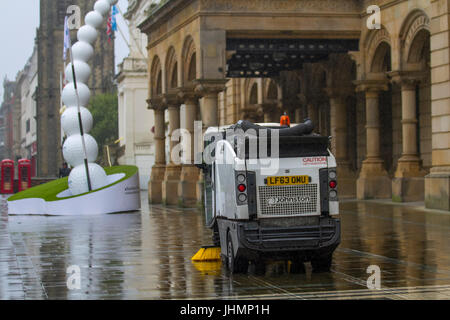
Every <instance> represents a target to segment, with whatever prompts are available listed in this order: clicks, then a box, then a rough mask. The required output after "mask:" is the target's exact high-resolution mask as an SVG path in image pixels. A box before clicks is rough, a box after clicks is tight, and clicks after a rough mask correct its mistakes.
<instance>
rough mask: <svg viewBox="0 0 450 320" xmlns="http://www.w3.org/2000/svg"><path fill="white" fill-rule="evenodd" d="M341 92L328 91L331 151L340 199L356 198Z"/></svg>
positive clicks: (345, 114) (345, 115)
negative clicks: (334, 160)
mask: <svg viewBox="0 0 450 320" xmlns="http://www.w3.org/2000/svg"><path fill="white" fill-rule="evenodd" d="M341 92H343V90H339V89H338V88H333V89H328V90H327V93H328V96H329V97H330V127H331V136H332V140H331V149H332V152H333V154H334V156H335V157H336V162H337V173H338V188H339V189H338V190H339V197H340V198H355V197H356V173H355V172H353V171H352V170H351V168H350V162H349V159H348V145H347V129H348V128H347V127H348V125H347V106H346V104H345V103H346V101H345V98H346V97H345V96H342V95H340V93H341Z"/></svg>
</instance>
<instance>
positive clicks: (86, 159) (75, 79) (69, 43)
mask: <svg viewBox="0 0 450 320" xmlns="http://www.w3.org/2000/svg"><path fill="white" fill-rule="evenodd" d="M66 27H67V28H68V26H67V24H66ZM69 32H70V31H69ZM68 45H69V52H70V62H71V63H72V76H73V86H74V89H75V96H76V98H77V108H78V123H79V125H80V135H81V144H82V146H83V153H84V167H85V168H86V177H87V184H88V189H89V192H91V191H92V184H91V177H90V175H89V162H88V156H87V150H86V141H85V140H84V130H83V120H82V118H81V106H80V96H79V95H78V87H77V78H76V75H75V65H74V59H73V52H72V41H71V40H70V36H69V39H68Z"/></svg>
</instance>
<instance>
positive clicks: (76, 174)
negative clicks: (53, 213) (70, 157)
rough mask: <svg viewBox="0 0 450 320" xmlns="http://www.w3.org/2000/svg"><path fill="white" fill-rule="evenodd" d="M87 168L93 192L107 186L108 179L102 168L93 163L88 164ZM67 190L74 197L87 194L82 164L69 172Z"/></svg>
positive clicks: (87, 189) (84, 171) (86, 182)
mask: <svg viewBox="0 0 450 320" xmlns="http://www.w3.org/2000/svg"><path fill="white" fill-rule="evenodd" d="M88 168H89V177H90V180H91V187H92V190H93V191H94V190H98V189H100V188H103V187H105V186H106V185H107V184H108V177H107V175H106V173H105V170H103V168H102V167H100V166H99V165H98V164H95V163H89V164H88ZM69 190H70V192H71V193H72V195H74V196H77V195H80V194H83V193H87V192H89V187H88V180H87V175H86V166H85V165H84V164H82V165H79V166H76V167H75V168H73V169H72V171H71V172H70V175H69Z"/></svg>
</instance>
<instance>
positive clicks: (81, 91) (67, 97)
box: [62, 71, 91, 107]
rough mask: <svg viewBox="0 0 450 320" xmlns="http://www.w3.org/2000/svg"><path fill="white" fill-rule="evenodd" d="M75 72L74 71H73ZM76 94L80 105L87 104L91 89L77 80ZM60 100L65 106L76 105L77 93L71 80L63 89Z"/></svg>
mask: <svg viewBox="0 0 450 320" xmlns="http://www.w3.org/2000/svg"><path fill="white" fill-rule="evenodd" d="M75 72H76V71H75ZM77 88H78V96H79V97H80V106H87V105H88V103H89V98H90V97H91V91H90V90H89V88H88V86H87V85H85V84H84V83H82V82H78V81H77ZM62 100H63V102H64V104H65V105H66V106H67V107H77V106H78V102H77V95H76V92H75V87H74V83H73V82H69V83H68V84H66V86H65V87H64V89H63V92H62Z"/></svg>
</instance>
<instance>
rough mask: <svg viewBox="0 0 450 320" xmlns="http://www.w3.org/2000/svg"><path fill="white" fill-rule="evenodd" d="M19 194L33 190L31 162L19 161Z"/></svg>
mask: <svg viewBox="0 0 450 320" xmlns="http://www.w3.org/2000/svg"><path fill="white" fill-rule="evenodd" d="M18 167H19V192H20V191H24V190H27V189H30V188H31V161H30V160H27V159H22V160H19V166H18Z"/></svg>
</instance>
